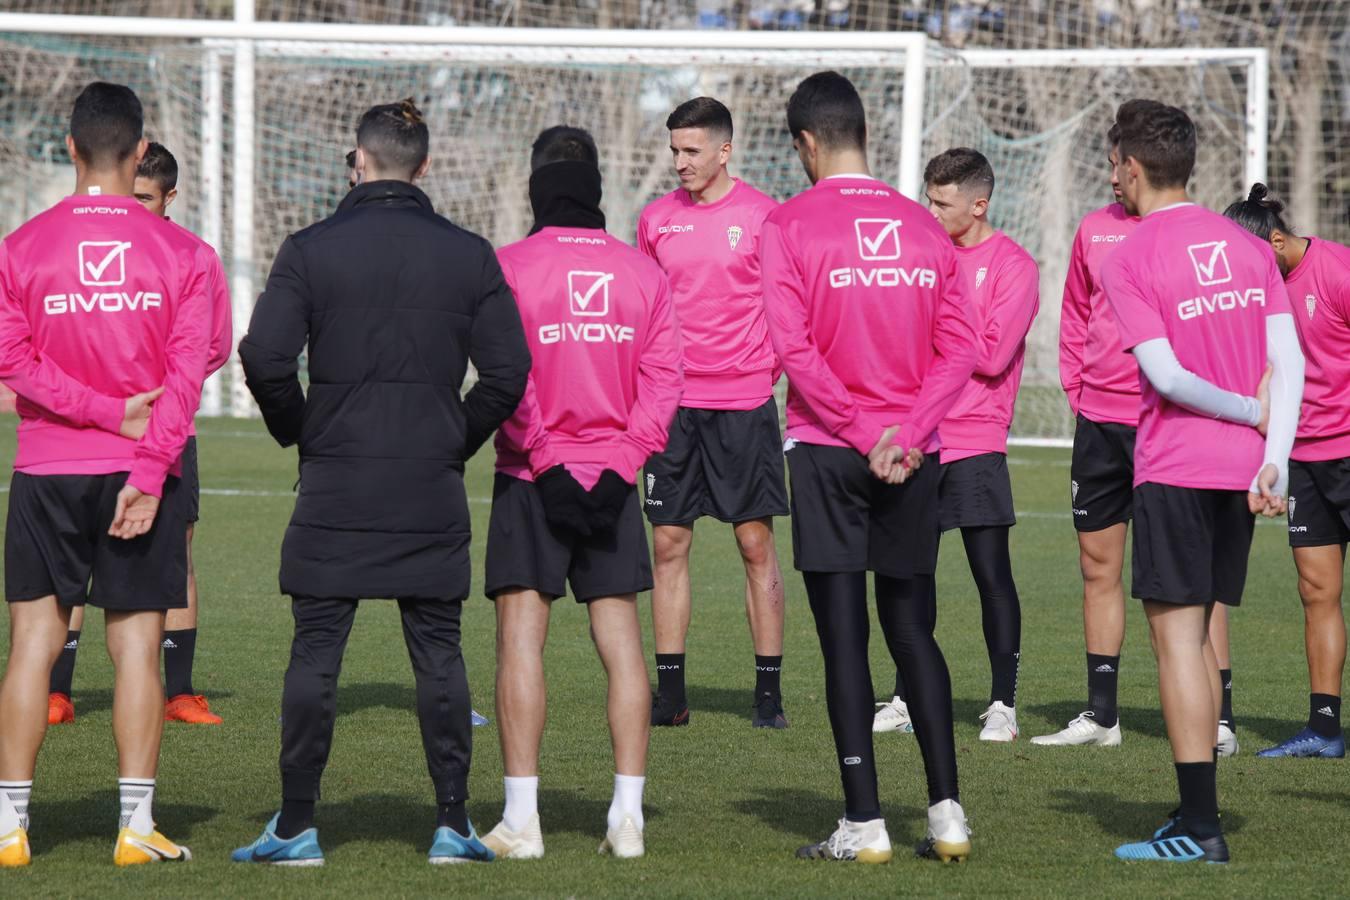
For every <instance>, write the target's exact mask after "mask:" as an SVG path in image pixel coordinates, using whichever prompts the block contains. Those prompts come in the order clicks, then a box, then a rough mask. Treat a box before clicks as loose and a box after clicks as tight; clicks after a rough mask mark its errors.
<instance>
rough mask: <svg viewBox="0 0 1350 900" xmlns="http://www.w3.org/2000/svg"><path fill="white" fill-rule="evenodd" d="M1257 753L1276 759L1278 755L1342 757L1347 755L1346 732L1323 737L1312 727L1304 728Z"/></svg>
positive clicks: (1266, 757)
mask: <svg viewBox="0 0 1350 900" xmlns="http://www.w3.org/2000/svg"><path fill="white" fill-rule="evenodd" d="M1256 755H1257V756H1260V757H1262V758H1264V759H1274V758H1275V757H1277V756H1300V757H1320V758H1322V759H1341V758H1342V757H1344V756H1345V732H1341V733H1340V734H1338V735H1336V736H1335V737H1334V738H1329V737H1322V735H1320V734H1318V733H1317V732H1315V731H1313V730H1312V729H1311V728H1304V729H1303V730H1302V731H1300V732H1299V733H1298V734H1296V735H1294V736H1293V737H1291V738H1290V739H1289V740H1287V741H1285V742H1284V743H1283V744H1277V745H1275V746H1274V747H1270V748H1268V749H1265V750H1262V751H1261V752H1260V753H1258V754H1256Z"/></svg>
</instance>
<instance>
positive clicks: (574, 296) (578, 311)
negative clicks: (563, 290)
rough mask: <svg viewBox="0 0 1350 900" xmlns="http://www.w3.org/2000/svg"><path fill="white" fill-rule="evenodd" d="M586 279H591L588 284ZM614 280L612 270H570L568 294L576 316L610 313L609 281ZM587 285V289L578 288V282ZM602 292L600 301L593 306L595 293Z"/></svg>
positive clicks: (573, 313)
mask: <svg viewBox="0 0 1350 900" xmlns="http://www.w3.org/2000/svg"><path fill="white" fill-rule="evenodd" d="M585 279H591V281H590V283H589V284H588V285H586V281H585ZM613 280H614V273H612V272H575V271H574V272H568V273H567V294H568V299H569V301H570V304H571V307H572V315H574V316H603V315H607V314H608V313H609V287H608V285H609V283H610V282H611V281H613ZM578 283H581V284H583V285H586V288H585V290H577V284H578ZM597 293H599V294H601V298H600V302H599V303H598V304H597V305H596V306H594V307H592V306H591V303H592V301H593V300H595V295H596V294H597Z"/></svg>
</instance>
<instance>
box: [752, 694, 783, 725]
mask: <svg viewBox="0 0 1350 900" xmlns="http://www.w3.org/2000/svg"><path fill="white" fill-rule="evenodd" d="M751 725H753V726H754V727H755V728H786V727H788V720H787V716H785V715H783V698H782V697H780V696H779V695H777V694H771V693H769V692H768V691H765V692H764V693H762V694H760V695H759V698H758V699H756V700H755V717H754V719H753V720H752V722H751Z"/></svg>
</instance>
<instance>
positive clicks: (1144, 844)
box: [1116, 820, 1228, 863]
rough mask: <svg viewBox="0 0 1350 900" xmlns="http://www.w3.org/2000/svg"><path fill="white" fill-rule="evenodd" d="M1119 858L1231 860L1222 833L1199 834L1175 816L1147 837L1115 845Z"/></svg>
mask: <svg viewBox="0 0 1350 900" xmlns="http://www.w3.org/2000/svg"><path fill="white" fill-rule="evenodd" d="M1116 859H1125V860H1138V861H1142V862H1200V861H1202V860H1203V861H1204V862H1209V863H1226V862H1228V843H1227V842H1226V841H1225V840H1224V839H1223V835H1222V834H1216V835H1214V837H1209V838H1198V837H1196V836H1195V835H1193V834H1191V833H1190V832H1189V831H1187V830H1186V827H1185V826H1184V825H1182V824H1181V823H1180V822H1178V821H1176V820H1173V821H1171V822H1169V823H1168V824H1167V825H1165V826H1163V827H1162V828H1160V829H1158V831H1157V832H1156V833H1155V834H1154V835H1153V837H1151V838H1149V839H1148V840H1146V841H1140V842H1139V843H1137V844H1121V845H1120V846H1119V847H1117V848H1116Z"/></svg>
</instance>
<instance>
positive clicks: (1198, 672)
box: [1144, 601, 1219, 763]
mask: <svg viewBox="0 0 1350 900" xmlns="http://www.w3.org/2000/svg"><path fill="white" fill-rule="evenodd" d="M1144 613H1145V615H1146V616H1147V617H1148V625H1149V636H1150V637H1151V638H1152V640H1153V650H1154V653H1155V654H1156V655H1157V657H1158V694H1159V697H1160V698H1161V700H1162V708H1163V719H1164V720H1165V722H1166V723H1167V737H1168V740H1170V741H1171V743H1172V758H1173V760H1174V761H1176V762H1179V763H1191V762H1204V763H1208V762H1213V760H1214V736H1215V735H1216V734H1218V731H1219V704H1218V702H1217V701H1216V696H1215V695H1216V692H1217V691H1218V667H1217V666H1216V665H1215V664H1214V662H1213V652H1212V650H1210V651H1207V650H1206V647H1207V643H1208V637H1207V634H1208V622H1207V619H1208V618H1209V616H1208V609H1207V608H1206V607H1204V606H1176V605H1173V604H1170V603H1156V602H1153V601H1145V603H1144Z"/></svg>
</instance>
